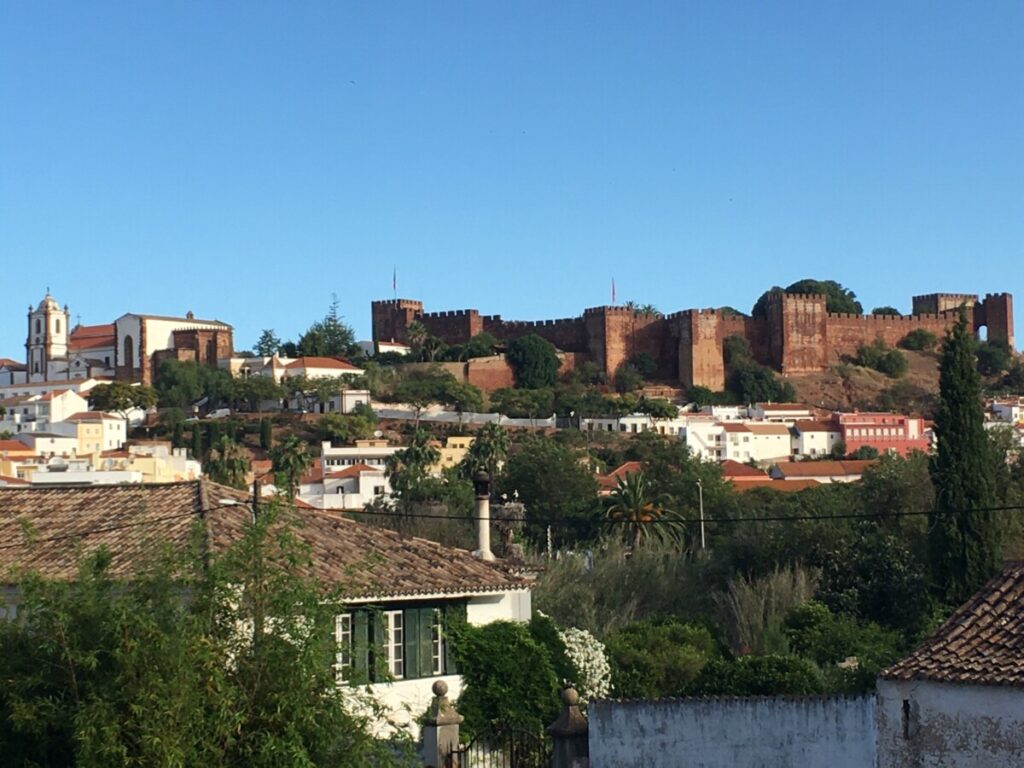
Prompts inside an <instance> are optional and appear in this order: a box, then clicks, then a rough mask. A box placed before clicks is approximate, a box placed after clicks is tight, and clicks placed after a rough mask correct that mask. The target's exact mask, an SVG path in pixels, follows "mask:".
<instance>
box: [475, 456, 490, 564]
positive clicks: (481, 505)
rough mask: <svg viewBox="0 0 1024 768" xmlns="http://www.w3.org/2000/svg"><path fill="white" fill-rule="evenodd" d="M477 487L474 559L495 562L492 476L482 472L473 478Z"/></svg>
mask: <svg viewBox="0 0 1024 768" xmlns="http://www.w3.org/2000/svg"><path fill="white" fill-rule="evenodd" d="M473 485H474V486H475V487H476V542H477V550H476V551H475V552H474V553H473V557H479V558H480V559H481V560H494V553H493V552H491V476H490V475H489V474H487V472H486V471H484V470H482V469H481V470H480V471H479V472H477V473H476V475H475V476H474V477H473Z"/></svg>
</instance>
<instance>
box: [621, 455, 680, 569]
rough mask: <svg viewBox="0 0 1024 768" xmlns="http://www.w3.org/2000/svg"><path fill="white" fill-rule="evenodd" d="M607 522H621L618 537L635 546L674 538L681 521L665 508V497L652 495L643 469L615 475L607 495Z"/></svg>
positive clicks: (636, 547)
mask: <svg viewBox="0 0 1024 768" xmlns="http://www.w3.org/2000/svg"><path fill="white" fill-rule="evenodd" d="M609 502H610V503H609V505H608V523H609V525H610V526H613V527H614V526H621V531H622V538H623V539H624V540H625V541H626V542H627V543H628V544H630V545H631V547H632V548H633V549H634V550H636V549H638V548H639V547H640V545H641V544H642V543H643V542H644V541H645V540H647V541H650V540H652V539H657V540H661V541H676V540H678V539H679V537H680V535H681V534H682V527H683V521H682V519H681V518H680V517H679V516H678V515H677V514H676V513H675V512H673V511H672V510H670V509H668V507H667V504H668V502H669V499H668V497H666V496H660V497H656V496H655V495H654V493H653V490H652V488H651V486H650V484H649V483H648V482H647V478H646V477H644V473H643V472H631V473H629V474H627V475H626V477H625V478H619V481H618V485H617V486H616V488H615V490H614V491H612V493H611V496H610V497H609Z"/></svg>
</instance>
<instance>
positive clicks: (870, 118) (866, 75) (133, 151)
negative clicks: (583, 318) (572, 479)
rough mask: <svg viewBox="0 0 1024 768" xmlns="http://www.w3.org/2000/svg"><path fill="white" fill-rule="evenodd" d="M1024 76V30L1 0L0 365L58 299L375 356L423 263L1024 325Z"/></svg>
mask: <svg viewBox="0 0 1024 768" xmlns="http://www.w3.org/2000/svg"><path fill="white" fill-rule="evenodd" d="M1022 52H1024V5H1022V4H1021V3H1017V2H1014V3H1001V2H988V3H932V2H928V3H926V2H920V3H913V2H899V3H891V2H879V3H870V2H845V3H838V2H824V3H823V2H819V1H814V2H810V1H809V2H794V3H781V2H780V3H759V2H749V3H731V2H722V1H720V0H719V1H717V2H707V3H696V2H668V3H642V2H621V3H600V2H579V3H576V2H558V3H551V2H516V3H498V2H434V3H426V2H409V3H397V2H381V3H378V2H365V1H364V2H340V1H338V0H335V1H334V2H302V3H286V2H278V3H260V2H253V0H247V1H246V2H214V3H208V2H184V1H178V2H167V3H155V2H139V1H136V2H125V3H115V2H95V3H80V2H66V3H50V2H38V1H33V2H20V1H14V0H0V105H2V110H0V112H2V117H0V264H2V267H3V268H2V273H3V281H2V282H3V285H4V287H5V290H4V292H3V293H4V298H5V302H4V304H3V307H2V309H0V356H10V357H15V358H18V359H21V358H22V357H23V354H24V349H23V344H24V333H25V309H26V307H27V305H28V304H29V303H34V302H37V301H38V300H39V298H40V297H41V296H42V294H43V292H44V291H45V289H46V286H47V285H49V286H50V287H51V290H52V292H53V293H54V295H55V296H56V297H57V298H58V299H59V300H60V301H61V302H67V303H69V304H70V305H71V310H72V314H73V315H75V316H78V315H80V316H81V319H82V322H85V323H99V322H107V321H110V320H112V319H113V318H115V317H117V316H119V315H120V314H122V313H124V312H128V311H133V312H151V313H157V314H183V313H184V312H185V311H187V310H189V309H191V310H193V311H195V313H196V315H197V316H200V317H208V316H215V317H217V318H219V319H222V320H225V321H228V322H230V323H232V324H233V325H234V326H235V328H236V346H238V347H248V346H249V345H251V344H252V343H253V342H254V341H255V339H256V336H257V335H258V332H259V330H260V329H261V328H265V327H273V328H275V329H276V330H277V332H278V333H279V334H280V335H281V336H282V337H285V338H288V337H295V336H297V335H298V334H299V333H300V332H301V331H302V330H303V329H304V328H305V327H306V326H308V325H309V323H310V322H312V321H313V320H315V319H317V318H318V317H320V316H322V314H323V312H324V311H325V310H326V308H327V305H328V304H329V302H330V299H331V293H332V292H334V293H337V294H338V297H339V300H340V302H341V309H342V312H343V314H344V315H345V316H346V319H347V320H348V321H350V322H351V323H352V324H353V325H354V326H355V329H356V331H357V334H358V335H359V336H360V337H366V336H368V335H369V302H370V301H371V300H372V299H374V298H389V297H390V296H391V278H392V269H393V268H397V272H398V293H399V295H401V296H404V297H408V298H418V299H421V300H423V301H424V303H425V304H426V305H427V308H428V309H432V310H433V309H455V308H462V307H477V308H479V309H480V310H481V311H484V312H486V313H488V314H493V313H500V314H502V315H504V316H506V317H508V318H517V319H539V318H547V317H564V316H570V315H575V314H578V313H579V312H580V311H581V310H582V309H583V308H584V307H587V306H595V305H599V304H605V303H608V302H609V299H610V296H609V293H610V284H611V281H612V279H613V278H614V279H615V282H616V285H617V294H618V299H619V301H620V302H622V301H625V300H628V299H633V300H636V301H638V302H640V303H652V304H655V305H656V306H658V307H659V308H660V309H663V310H666V311H672V310H676V309H682V308H687V307H706V306H720V305H723V304H730V305H734V306H736V307H738V308H740V309H744V310H749V308H750V306H751V305H752V304H753V302H754V300H755V299H756V298H757V296H758V295H759V294H760V293H761V292H762V291H763V290H764V289H765V288H767V287H769V286H771V285H773V284H782V285H785V284H788V283H790V282H792V281H794V280H797V279H800V278H804V277H818V278H822V279H825V278H832V279H836V280H839V281H840V282H842V283H844V284H845V285H846V286H848V287H850V288H852V289H853V290H854V291H856V293H857V295H858V297H860V298H861V300H862V301H863V303H864V304H865V307H866V309H870V308H871V307H874V306H878V305H884V304H892V305H895V306H897V307H899V308H900V309H902V310H904V311H908V310H909V306H910V296H911V295H912V294H915V293H927V292H932V291H957V292H979V293H982V294H983V293H986V292H990V291H997V290H1006V291H1011V292H1013V293H1014V294H1015V295H1016V296H1017V297H1018V300H1019V301H1021V302H1024V278H1022V276H1021V275H1022V269H1021V265H1022V262H1024V259H1022V256H1024V254H1022V247H1024V215H1022V214H1024V191H1022V189H1024V188H1022V181H1024V153H1022V151H1021V144H1022V141H1024V99H1022V98H1021V95H1022V94H1024V53H1022ZM1017 315H1018V318H1020V317H1021V316H1024V304H1022V306H1021V308H1019V310H1018V313H1017ZM1022 333H1024V327H1022V324H1021V322H1018V328H1017V335H1018V337H1020V336H1021V335H1022Z"/></svg>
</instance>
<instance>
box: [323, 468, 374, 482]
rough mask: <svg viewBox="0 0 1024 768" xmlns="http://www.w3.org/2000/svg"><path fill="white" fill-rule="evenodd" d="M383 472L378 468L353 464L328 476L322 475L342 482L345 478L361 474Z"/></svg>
mask: <svg viewBox="0 0 1024 768" xmlns="http://www.w3.org/2000/svg"><path fill="white" fill-rule="evenodd" d="M383 471H384V470H383V469H381V468H380V467H371V466H369V465H368V464H353V465H352V466H351V467H345V468H344V469H342V470H339V471H337V472H331V473H330V474H326V475H324V477H331V478H335V479H337V480H344V479H345V478H346V477H359V475H361V474H362V473H363V472H383Z"/></svg>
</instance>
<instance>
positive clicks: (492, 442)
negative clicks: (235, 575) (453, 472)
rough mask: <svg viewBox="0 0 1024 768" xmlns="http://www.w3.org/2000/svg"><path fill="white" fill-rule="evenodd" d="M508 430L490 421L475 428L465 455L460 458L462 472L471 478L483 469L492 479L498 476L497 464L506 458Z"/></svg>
mask: <svg viewBox="0 0 1024 768" xmlns="http://www.w3.org/2000/svg"><path fill="white" fill-rule="evenodd" d="M508 449H509V439H508V432H506V431H505V430H504V429H502V428H501V427H499V426H498V425H497V424H495V423H494V422H493V421H490V422H488V423H486V424H484V425H483V427H481V428H480V429H479V430H477V433H476V436H475V437H474V438H473V442H472V444H471V445H470V446H469V450H468V451H466V456H465V458H464V459H463V460H462V464H463V469H464V474H465V475H466V476H467V477H470V478H472V477H473V476H475V475H476V473H477V472H479V471H480V470H484V471H486V472H487V474H489V475H490V476H491V478H492V479H495V478H497V476H498V466H499V465H500V464H503V463H504V461H505V459H507V458H508Z"/></svg>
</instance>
